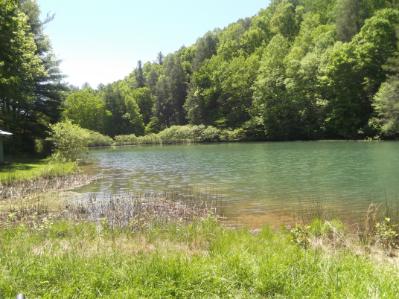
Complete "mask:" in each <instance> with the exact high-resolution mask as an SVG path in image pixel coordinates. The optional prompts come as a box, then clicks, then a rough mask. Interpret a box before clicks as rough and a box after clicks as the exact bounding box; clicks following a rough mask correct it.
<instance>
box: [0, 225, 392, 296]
mask: <svg viewBox="0 0 399 299" xmlns="http://www.w3.org/2000/svg"><path fill="white" fill-rule="evenodd" d="M0 240H1V242H0V249H1V250H0V297H14V296H15V295H16V294H17V293H18V292H23V293H24V294H26V295H27V296H28V298H35V297H41V296H43V297H49V298H50V297H51V298H70V297H75V298H76V297H80V298H96V297H100V296H103V297H112V298H122V297H125V298H126V297H129V298H137V297H152V298H160V297H162V298H171V297H178V298H187V297H196V298H200V297H202V298H203V297H242V298H264V297H284V298H285V297H289V298H304V297H307V298H397V294H398V292H399V284H398V283H397V282H398V280H399V272H398V270H397V269H394V267H391V266H388V265H378V264H375V263H373V262H371V261H370V260H369V259H368V258H366V257H364V256H358V255H355V254H354V253H351V252H350V251H348V250H345V249H340V250H334V251H332V252H328V253H327V252H326V251H323V250H318V249H314V248H313V249H305V248H303V247H301V246H299V245H298V244H296V243H295V242H293V239H292V236H291V234H289V233H288V232H285V231H280V232H272V231H271V230H269V229H267V228H264V229H263V230H261V231H260V232H258V233H257V234H254V233H251V232H249V231H248V230H245V229H242V230H237V229H234V230H232V229H226V228H223V227H221V226H220V225H219V224H217V223H216V222H215V221H213V220H210V219H208V220H204V221H199V222H195V223H192V224H185V225H181V224H176V225H172V224H170V225H168V226H166V227H165V226H163V227H153V228H152V229H150V230H146V231H142V232H136V233H133V232H130V231H126V230H110V229H108V227H107V226H106V225H100V224H97V225H96V224H93V223H71V222H65V221H56V222H54V223H52V222H51V221H47V222H44V223H43V225H41V226H40V227H38V228H36V229H31V228H27V227H26V226H24V225H19V226H15V227H9V228H6V229H2V230H1V231H0Z"/></svg>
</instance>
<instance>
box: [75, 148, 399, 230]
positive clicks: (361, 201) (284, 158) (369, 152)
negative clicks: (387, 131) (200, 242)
mask: <svg viewBox="0 0 399 299" xmlns="http://www.w3.org/2000/svg"><path fill="white" fill-rule="evenodd" d="M90 155H91V157H92V158H93V159H94V161H95V162H96V164H95V165H96V172H99V173H101V175H102V178H101V179H100V180H98V181H96V182H94V183H92V184H90V185H88V186H85V187H83V188H79V189H77V190H76V191H77V192H78V193H79V194H81V195H82V196H85V195H88V194H92V193H95V194H96V195H97V196H100V197H101V196H109V194H114V193H118V192H135V193H142V192H182V193H184V192H188V191H187V190H192V191H191V192H192V193H193V194H210V195H217V196H218V197H219V198H220V202H221V212H222V213H223V215H224V216H225V217H226V218H227V220H228V221H231V222H233V223H241V224H246V225H249V226H254V227H257V226H260V225H263V224H282V223H287V222H291V221H293V220H295V219H297V218H298V217H303V213H307V212H309V213H310V212H311V211H314V213H323V214H325V215H328V216H331V217H333V216H338V217H341V218H343V219H346V220H358V219H359V220H360V219H361V217H362V215H364V213H365V211H366V210H367V207H368V205H369V204H370V203H371V202H374V203H385V202H386V201H389V202H391V203H394V204H395V203H399V143H397V142H344V141H323V142H281V143H232V144H193V145H172V146H136V147H120V148H112V149H111V148H108V149H100V150H93V151H91V153H90Z"/></svg>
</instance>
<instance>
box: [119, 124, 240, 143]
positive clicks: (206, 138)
mask: <svg viewBox="0 0 399 299" xmlns="http://www.w3.org/2000/svg"><path fill="white" fill-rule="evenodd" d="M244 138H245V132H244V130H243V129H236V130H229V129H218V128H215V127H213V126H204V125H198V126H195V125H185V126H171V127H169V128H166V129H164V130H163V131H161V132H159V133H157V134H148V135H145V136H135V135H120V136H115V144H116V145H140V144H179V143H206V142H234V141H240V140H243V139H244Z"/></svg>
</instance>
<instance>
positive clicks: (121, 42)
mask: <svg viewBox="0 0 399 299" xmlns="http://www.w3.org/2000/svg"><path fill="white" fill-rule="evenodd" d="M38 3H39V6H40V8H41V12H42V17H43V18H44V17H45V16H46V14H47V13H51V14H55V18H54V20H53V21H52V22H50V23H48V24H47V25H46V26H45V32H46V34H47V35H49V37H50V40H51V43H52V46H53V50H54V52H55V54H56V56H57V58H58V59H60V60H61V61H62V62H61V70H62V72H63V73H64V74H65V75H66V76H67V78H66V79H65V81H67V82H69V83H70V84H73V85H75V86H81V85H83V84H84V83H86V82H87V83H89V84H90V85H91V86H92V87H97V85H98V84H100V83H103V84H106V83H111V82H114V81H116V80H119V79H123V78H124V77H125V76H127V75H128V74H129V73H130V72H131V71H132V70H133V69H134V67H135V66H136V65H137V61H138V60H142V61H143V62H146V61H154V60H155V59H156V57H157V54H158V53H159V52H160V51H161V52H162V53H163V54H169V53H171V52H174V51H176V50H178V49H179V48H180V47H181V46H183V45H186V46H189V45H191V44H193V43H194V42H195V41H196V40H197V39H198V38H199V37H201V36H202V35H203V34H205V33H206V32H207V31H210V30H213V29H215V28H223V27H225V26H227V25H228V24H230V23H232V22H235V21H237V20H238V19H240V18H245V17H250V16H253V15H255V14H256V13H257V12H258V11H259V10H260V9H261V8H265V7H266V6H267V4H268V0H38Z"/></svg>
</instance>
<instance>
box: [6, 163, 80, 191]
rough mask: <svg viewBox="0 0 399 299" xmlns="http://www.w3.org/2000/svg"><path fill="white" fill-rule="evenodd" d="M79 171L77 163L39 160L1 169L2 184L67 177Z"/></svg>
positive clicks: (12, 164)
mask: <svg viewBox="0 0 399 299" xmlns="http://www.w3.org/2000/svg"><path fill="white" fill-rule="evenodd" d="M75 171H77V164H76V163H75V162H57V161H49V160H37V161H30V162H15V163H11V164H8V165H5V166H2V168H0V184H1V185H9V184H12V183H16V182H23V181H29V180H35V179H38V178H53V177H59V176H65V175H68V174H71V173H73V172H75Z"/></svg>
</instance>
